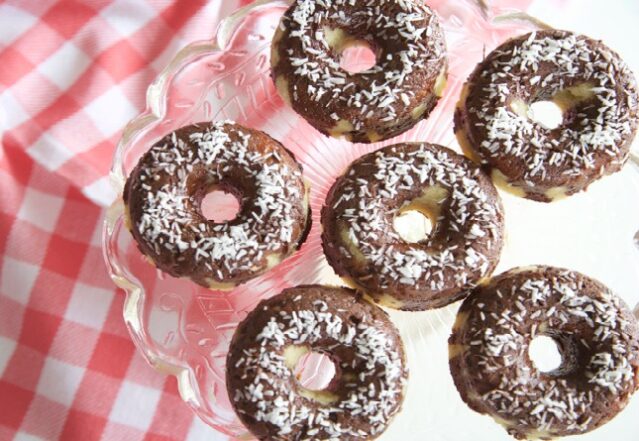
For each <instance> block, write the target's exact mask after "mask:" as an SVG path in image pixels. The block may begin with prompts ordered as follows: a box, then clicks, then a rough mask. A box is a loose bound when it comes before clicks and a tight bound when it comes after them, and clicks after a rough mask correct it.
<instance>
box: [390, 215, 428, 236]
mask: <svg viewBox="0 0 639 441" xmlns="http://www.w3.org/2000/svg"><path fill="white" fill-rule="evenodd" d="M393 228H394V229H395V232H396V233H397V234H399V237H401V238H402V240H404V241H406V242H408V243H418V242H422V241H424V240H426V239H428V237H429V236H430V233H431V231H433V221H432V220H431V218H430V216H429V215H428V214H425V213H424V212H423V211H422V210H417V209H410V210H404V211H401V212H400V213H399V214H398V215H397V216H395V219H393Z"/></svg>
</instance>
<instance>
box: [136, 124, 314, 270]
mask: <svg viewBox="0 0 639 441" xmlns="http://www.w3.org/2000/svg"><path fill="white" fill-rule="evenodd" d="M252 133H253V132H251V131H249V130H244V129H242V128H241V127H240V126H237V125H234V124H233V123H232V122H228V121H227V122H217V123H214V124H201V125H196V126H190V127H189V128H187V129H186V130H185V129H183V130H181V131H178V132H173V133H172V134H170V135H169V136H167V137H165V138H164V139H163V140H162V141H161V142H159V143H157V144H156V145H155V146H153V147H152V148H151V149H150V150H149V152H148V153H147V154H146V156H145V157H143V159H142V160H141V164H144V166H143V167H139V168H138V169H136V171H134V173H133V174H132V178H131V179H132V181H131V191H130V193H135V195H138V194H139V195H140V196H139V197H137V196H130V197H129V201H128V202H129V204H135V207H134V208H133V209H130V213H131V220H132V222H133V223H134V226H135V230H136V231H137V232H138V234H139V239H140V240H141V241H143V243H144V247H145V248H146V249H148V250H149V253H150V255H151V257H152V258H153V260H154V261H156V263H158V264H160V263H161V262H160V261H161V257H162V256H165V255H169V256H172V258H173V259H174V260H176V261H177V262H180V261H185V260H190V261H191V264H192V265H193V266H195V267H198V268H200V269H201V270H202V271H203V272H204V273H208V274H209V278H210V279H212V280H216V281H225V280H228V279H232V278H234V277H235V276H237V275H238V274H240V273H243V272H246V271H254V270H255V269H256V268H261V267H263V266H264V264H262V263H260V261H261V260H263V259H265V258H266V257H267V256H268V255H269V254H281V253H283V252H286V251H288V250H289V247H290V245H291V242H293V241H295V240H297V239H296V237H298V236H299V235H300V230H302V229H303V228H300V226H299V222H300V220H304V219H305V216H306V213H305V209H304V208H303V206H302V203H301V201H302V199H303V198H304V185H303V183H302V175H301V170H300V168H299V166H297V164H296V163H295V162H294V160H292V159H291V158H290V156H289V155H288V154H287V153H286V152H285V151H284V149H282V148H281V147H280V146H279V145H278V144H276V143H275V142H273V141H272V140H270V138H268V139H269V140H270V141H271V143H270V144H268V143H264V145H256V143H259V142H260V140H257V139H254V138H253V137H254V136H255V135H254V134H252ZM260 136H266V135H264V134H261V135H260ZM261 141H263V140H261ZM282 156H285V158H284V159H283V158H282ZM238 176H241V178H239V177H238ZM216 185H219V186H228V187H230V188H231V190H232V191H234V192H235V193H237V194H239V195H241V196H242V200H241V205H242V209H241V212H240V214H239V215H238V217H237V218H236V219H235V220H233V221H229V222H224V223H215V222H212V221H209V220H207V219H206V218H205V217H204V216H203V215H202V213H201V210H200V208H199V202H200V201H201V197H203V195H204V194H206V192H207V191H208V190H209V188H214V187H215V186H216ZM249 195H250V196H253V197H250V196H249ZM156 257H159V258H156Z"/></svg>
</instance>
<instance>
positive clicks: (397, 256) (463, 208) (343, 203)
mask: <svg viewBox="0 0 639 441" xmlns="http://www.w3.org/2000/svg"><path fill="white" fill-rule="evenodd" d="M432 189H436V191H435V193H441V196H440V197H439V198H437V199H439V200H437V201H435V203H436V204H437V205H438V207H437V208H436V209H435V210H434V211H439V216H438V218H436V219H435V220H436V225H435V228H434V230H433V233H432V234H431V235H430V236H429V238H428V239H426V241H425V242H419V243H415V244H408V243H406V242H405V241H403V240H402V239H401V237H400V236H399V234H398V233H397V232H396V231H395V230H394V228H393V224H392V222H393V219H394V217H395V216H396V215H397V213H399V211H400V210H401V209H402V207H404V206H405V205H406V204H409V205H410V203H411V202H412V200H413V199H418V198H420V197H421V196H422V195H424V194H428V193H429V190H432ZM432 202H433V201H431V203H432ZM327 203H330V204H332V205H331V207H332V210H333V211H334V216H335V221H334V225H337V228H339V229H340V230H342V231H345V232H346V236H347V237H346V238H343V235H342V238H343V239H342V246H340V248H339V251H340V253H341V255H342V256H343V257H344V258H345V259H352V258H353V256H355V255H363V256H364V258H365V260H366V263H367V265H369V266H366V271H364V272H366V273H367V274H370V275H371V277H375V283H376V284H377V285H378V287H379V289H381V290H387V289H389V288H390V287H393V288H394V289H395V288H396V287H397V286H398V285H399V286H400V287H401V286H405V287H407V288H410V289H414V290H427V291H432V292H438V291H443V290H445V289H449V288H451V287H458V288H459V289H461V288H463V287H468V286H472V285H473V284H474V283H476V282H477V281H478V280H479V279H481V278H482V277H485V276H487V275H489V274H490V272H491V271H492V269H493V268H494V264H495V258H496V257H498V255H499V251H500V249H501V238H502V231H501V228H502V216H503V215H502V211H501V205H500V202H499V199H498V197H497V196H496V192H495V189H494V187H493V186H492V185H491V184H490V181H489V180H488V179H486V178H485V176H483V174H482V173H481V171H480V170H479V169H478V168H476V167H474V166H473V165H472V163H470V161H467V160H466V159H465V158H463V157H461V156H460V155H457V154H456V153H454V152H453V151H451V150H448V149H446V148H443V147H438V146H434V145H430V144H400V145H398V146H392V147H388V148H385V149H382V150H379V151H377V152H375V153H372V154H369V155H367V156H365V157H363V158H362V159H360V160H359V161H357V162H356V163H354V164H353V165H352V166H351V168H350V169H349V171H347V172H346V174H345V176H343V177H342V178H340V180H339V181H338V183H337V184H336V189H335V191H334V194H333V199H332V200H329V201H328V202H327ZM325 229H326V226H325ZM327 240H329V242H330V238H327ZM354 249H355V250H356V251H354ZM373 275H374V276H373ZM358 282H360V281H359V280H358ZM367 282H368V281H367V280H364V281H361V283H362V284H363V285H364V286H366V284H367Z"/></svg>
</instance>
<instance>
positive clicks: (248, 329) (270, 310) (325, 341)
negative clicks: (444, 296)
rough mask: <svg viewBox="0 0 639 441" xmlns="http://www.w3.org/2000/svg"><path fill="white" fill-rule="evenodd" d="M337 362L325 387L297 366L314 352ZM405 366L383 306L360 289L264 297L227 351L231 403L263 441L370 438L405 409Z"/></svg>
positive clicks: (307, 289)
mask: <svg viewBox="0 0 639 441" xmlns="http://www.w3.org/2000/svg"><path fill="white" fill-rule="evenodd" d="M309 352H315V353H321V354H324V355H327V356H328V357H330V359H331V360H332V361H333V363H334V364H335V371H336V375H335V377H334V378H333V379H332V380H331V382H330V384H329V385H328V386H327V387H326V388H325V389H323V390H319V391H316V390H309V389H306V388H305V387H303V386H302V385H301V384H300V382H299V381H298V380H297V379H296V376H295V374H294V368H295V366H296V364H297V363H298V361H299V360H300V358H301V357H302V356H303V355H305V354H307V353H309ZM407 376H408V371H407V367H406V362H405V355H404V349H403V345H402V341H401V339H400V336H399V333H398V331H397V329H396V328H395V326H394V325H393V324H392V322H391V321H390V320H389V318H388V316H387V315H386V313H385V312H384V311H383V310H382V309H380V308H378V307H376V306H375V305H373V304H371V303H369V302H367V301H365V300H363V298H362V296H361V295H359V294H358V293H356V292H355V291H352V290H349V289H345V288H333V287H325V286H318V285H309V286H300V287H296V288H290V289H287V290H284V291H283V292H282V293H281V294H279V295H277V296H275V297H273V298H271V299H269V300H265V301H262V302H261V303H260V304H259V305H258V306H257V307H256V308H255V309H254V310H253V311H252V312H250V313H249V314H248V316H247V317H246V318H245V319H244V320H243V321H242V323H240V325H239V326H238V328H237V330H236V331H235V334H234V336H233V339H232V341H231V346H230V349H229V353H228V358H227V370H226V383H227V387H228V393H229V398H230V400H231V403H232V404H233V407H234V409H235V411H236V413H237V415H238V417H239V419H240V420H241V421H242V423H244V425H245V426H246V428H247V429H248V430H249V431H250V432H251V433H252V434H253V435H254V436H255V437H256V438H257V439H259V440H268V441H301V440H336V441H337V440H341V441H350V440H370V439H374V438H377V437H378V436H379V435H380V434H381V433H382V432H383V431H384V430H385V429H386V427H387V426H388V424H389V423H390V421H391V419H392V418H393V416H394V415H395V414H396V413H397V412H398V411H399V410H400V407H401V404H402V401H403V397H404V388H405V384H406V381H407Z"/></svg>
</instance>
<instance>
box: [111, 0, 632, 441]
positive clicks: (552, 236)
mask: <svg viewBox="0 0 639 441" xmlns="http://www.w3.org/2000/svg"><path fill="white" fill-rule="evenodd" d="M528 3H529V1H526V0H500V1H493V2H490V5H491V7H490V8H489V7H488V6H487V3H486V2H484V1H479V0H478V1H470V0H468V1H464V0H456V1H453V2H451V1H446V0H431V1H429V4H430V5H431V6H432V7H433V8H434V9H435V10H436V11H437V12H438V14H439V16H440V19H441V21H442V23H443V25H444V29H445V32H446V38H447V45H448V51H449V60H450V75H449V81H448V86H447V88H446V91H445V95H444V97H443V99H442V100H441V102H440V103H439V105H438V106H437V108H436V109H435V111H434V112H433V113H432V115H431V116H430V118H429V119H428V120H426V121H423V122H421V123H420V124H418V125H417V126H416V127H415V128H414V129H412V130H410V131H409V132H407V133H405V134H404V135H402V136H399V137H397V138H394V139H393V140H390V141H386V142H382V143H377V144H372V145H363V144H351V143H348V142H346V141H342V140H335V139H329V138H326V137H324V136H323V135H321V134H319V133H318V132H316V131H315V130H314V129H313V128H311V127H310V126H309V125H308V124H307V123H306V122H305V121H304V120H303V119H301V118H300V117H299V116H297V114H295V113H294V112H293V111H292V110H291V109H289V108H288V107H286V106H285V105H284V103H283V102H282V100H281V99H280V97H279V96H278V95H277V93H276V91H275V88H274V86H273V84H272V82H271V80H270V77H269V68H270V61H269V55H270V40H271V37H272V35H273V33H274V30H275V27H276V25H277V23H278V22H279V19H280V17H281V15H282V13H283V12H284V11H285V9H286V8H287V2H284V1H258V2H256V3H254V4H253V5H251V6H250V7H247V8H245V9H242V10H239V11H238V12H237V13H235V14H234V15H232V16H230V17H229V18H227V19H226V20H224V21H223V22H222V23H221V25H220V26H219V28H218V31H217V33H216V35H215V37H214V38H213V39H212V40H210V41H201V42H195V43H192V44H191V45H189V46H187V47H186V48H185V49H183V50H182V51H181V52H180V53H179V54H178V55H177V56H176V57H175V58H174V60H173V61H172V62H171V63H170V64H169V66H167V68H166V69H165V70H164V71H163V72H162V74H161V75H160V76H159V77H158V79H157V80H156V81H155V82H154V83H153V84H152V85H151V86H150V87H149V89H148V93H147V104H148V106H147V110H146V111H145V112H144V113H143V114H142V115H140V116H139V117H137V118H136V119H134V120H133V121H131V123H130V124H129V125H128V126H127V127H126V129H125V132H124V135H123V138H122V140H121V141H120V143H119V145H118V147H117V151H116V154H115V158H114V163H113V167H112V173H111V177H112V181H113V185H114V186H115V188H116V190H117V191H118V192H119V194H121V191H122V188H123V186H124V182H125V179H126V176H127V175H128V173H129V172H130V171H131V170H132V168H133V167H134V166H135V164H136V163H137V160H138V159H139V157H140V156H141V155H142V154H143V153H144V152H145V151H146V150H148V148H149V147H150V146H151V145H152V144H153V143H154V142H155V141H156V140H158V139H159V138H161V137H162V136H164V135H165V134H167V133H169V132H171V131H173V130H175V129H177V128H179V127H181V126H184V125H187V124H190V123H194V122H199V121H203V120H225V119H232V120H235V121H237V122H239V123H240V124H243V125H246V126H249V127H253V128H256V129H259V130H263V131H265V132H267V133H269V134H270V135H271V136H273V137H274V138H276V139H278V140H280V141H281V142H282V143H283V144H284V145H285V146H286V147H287V148H289V149H290V150H291V151H293V152H294V154H295V155H296V157H297V158H298V160H299V161H300V162H301V163H302V164H303V166H304V173H305V176H306V178H307V179H308V180H309V181H310V182H311V185H312V192H311V206H312V209H313V228H312V230H311V232H310V234H309V237H308V240H307V241H306V243H305V244H304V246H303V247H302V249H301V250H300V251H299V252H298V253H296V254H295V255H294V256H293V257H291V258H289V259H287V260H286V261H284V262H283V263H282V264H280V265H279V266H278V267H276V268H275V269H273V270H272V271H270V272H269V273H268V274H266V275H264V276H262V277H259V278H257V279H254V280H253V281H251V282H250V283H247V284H245V285H242V286H240V287H238V288H236V289H235V290H233V291H231V292H216V291H211V290H207V289H204V288H201V287H199V286H197V285H195V284H193V283H191V282H189V281H187V280H178V279H175V278H172V277H170V276H165V275H163V274H162V273H161V272H159V271H157V270H156V269H155V267H153V266H152V265H150V264H149V263H148V261H147V260H145V259H144V257H143V256H142V255H141V254H140V252H139V251H138V249H137V247H136V244H135V242H134V241H133V239H132V237H131V235H130V233H129V232H128V230H127V229H126V228H125V227H124V223H123V206H122V203H121V201H120V200H118V201H117V202H116V203H115V204H114V205H113V206H112V207H111V208H110V210H109V214H108V217H107V221H106V223H105V228H104V235H103V239H104V253H105V259H106V262H107V265H108V268H109V271H110V273H111V276H112V278H113V280H114V281H115V283H116V284H117V285H118V286H119V287H121V288H122V289H124V291H125V292H126V302H125V306H124V319H125V321H126V323H127V326H128V328H129V330H130V333H131V336H132V338H133V340H134V342H135V344H136V345H137V347H138V349H139V350H140V352H141V353H142V354H143V355H144V356H145V358H146V359H147V360H148V361H149V363H150V364H151V365H152V366H153V367H155V368H156V369H158V370H160V371H161V372H164V373H166V374H170V375H175V376H176V377H177V379H178V385H179V390H180V394H181V396H182V398H183V399H184V401H185V402H186V403H188V405H189V406H191V407H192V408H193V410H194V411H195V412H196V413H197V414H198V415H199V416H200V417H201V418H202V419H203V420H204V421H206V422H207V423H208V424H210V425H211V426H213V427H215V428H216V429H217V430H219V431H221V432H223V433H226V434H228V435H231V436H234V437H237V438H239V439H251V437H250V436H249V435H247V432H246V430H245V429H244V428H243V426H242V425H241V424H240V423H239V421H238V420H237V419H236V417H235V414H234V412H233V410H232V408H231V405H230V402H229V400H228V397H227V391H226V387H225V380H224V377H225V358H226V353H227V350H228V345H229V342H230V339H231V336H232V335H233V331H234V329H235V327H236V326H237V324H238V323H239V321H241V320H242V318H243V317H244V316H245V315H246V314H247V312H248V311H250V310H251V309H252V308H254V307H255V305H256V304H257V303H258V302H259V301H260V300H261V299H264V298H267V297H270V296H272V295H275V294H277V293H279V292H280V291H282V289H284V288H286V287H290V286H294V285H299V284H309V283H323V284H341V282H340V280H339V278H337V277H336V276H335V274H334V273H333V271H332V269H331V268H330V267H329V266H328V265H327V263H326V261H325V259H324V257H323V254H322V250H321V244H320V222H319V213H320V209H321V207H322V205H323V202H324V198H325V195H326V193H327V191H328V190H329V188H330V186H331V185H332V183H333V182H334V180H335V178H336V177H337V176H339V175H340V174H341V173H342V171H343V170H344V169H345V168H346V167H347V166H348V164H350V163H351V162H352V161H353V160H354V159H356V158H357V157H359V156H361V155H363V154H365V153H368V152H371V151H373V150H376V149H378V148H380V147H381V146H384V145H388V144H391V143H396V142H402V141H429V142H435V143H439V144H442V145H446V146H449V147H451V148H453V149H455V150H458V151H459V147H458V145H457V142H456V140H455V136H454V134H453V129H452V115H453V111H454V106H455V104H456V101H457V98H458V96H459V92H460V90H461V86H462V84H463V82H464V81H465V79H466V78H467V76H468V74H469V73H470V72H471V70H472V69H473V68H474V66H475V65H476V63H477V62H479V61H480V60H481V58H482V54H484V53H487V52H488V51H490V50H492V49H493V48H494V47H496V46H497V45H498V44H499V43H501V42H502V41H504V40H505V39H507V38H508V37H510V36H513V35H517V34H520V33H524V32H527V31H529V30H530V29H532V28H534V27H539V26H544V24H543V23H540V22H536V21H535V20H534V19H531V18H530V17H528V16H526V15H525V14H522V13H518V12H517V10H518V9H520V10H524V9H525V8H526V7H527V5H528ZM358 55H362V56H364V54H363V53H362V54H357V53H355V54H354V56H355V57H357V56H358ZM353 62H355V63H356V62H357V58H354V60H353ZM635 146H636V145H635ZM638 163H639V162H638V161H637V157H636V155H635V156H634V157H633V161H630V162H629V163H628V165H627V166H626V167H625V168H624V169H623V170H622V171H621V172H620V173H617V174H616V175H613V176H611V177H607V178H605V179H603V180H601V181H599V182H597V183H595V184H593V185H592V186H591V188H590V189H589V190H588V191H587V192H585V193H581V194H578V195H576V196H573V197H571V198H569V199H566V200H563V201H560V202H556V203H553V204H550V205H548V204H540V203H535V202H531V201H528V200H524V199H518V198H515V197H512V196H510V195H508V194H505V193H503V192H502V193H501V195H502V198H503V202H504V206H505V211H506V218H507V225H506V228H507V241H506V244H505V247H504V252H503V255H502V258H501V263H500V265H499V267H498V269H497V271H496V273H499V272H502V271H504V270H506V269H509V268H511V267H514V266H519V265H531V264H549V265H557V266H563V267H568V268H571V269H575V270H578V271H582V272H584V273H586V274H588V275H590V276H592V277H595V278H598V279H599V280H601V281H602V282H604V283H606V284H607V285H608V286H610V287H611V288H612V289H613V290H614V291H615V292H617V293H618V294H619V295H620V296H621V297H623V298H624V299H625V300H626V302H627V303H628V304H629V305H632V306H634V305H637V304H638V302H639V248H638V246H639V166H638V165H637V164H638ZM458 306H459V305H458V304H455V305H451V306H449V307H447V308H443V309H440V310H435V311H428V312H419V313H407V312H398V311H390V314H391V317H392V319H393V320H394V321H395V323H396V324H397V326H398V328H399V329H400V332H401V334H402V337H403V339H404V343H405V346H406V350H407V355H408V362H409V367H410V371H411V376H410V380H409V386H408V392H407V395H406V400H405V403H404V408H403V410H402V412H401V413H400V414H399V415H398V416H397V418H396V419H395V420H394V422H393V424H392V425H391V426H390V427H389V429H388V430H387V431H386V432H385V434H384V435H383V436H382V437H381V438H380V439H381V440H383V441H398V440H402V441H411V440H420V441H421V440H426V439H428V440H432V441H448V440H450V441H471V440H472V441H499V440H509V439H511V438H510V437H509V436H508V435H507V434H506V433H505V431H504V430H503V429H502V428H501V427H499V426H498V425H497V424H495V423H494V422H493V421H492V419H490V418H489V417H485V416H480V415H478V414H476V413H474V412H472V411H471V410H470V409H468V408H467V407H466V405H465V404H464V403H463V402H462V401H461V399H460V398H459V395H458V394H457V391H456V390H455V387H454V385H453V382H452V379H451V377H450V374H449V371H448V358H447V356H448V354H447V339H448V335H449V333H450V329H451V325H452V323H453V320H454V315H455V312H456V310H457V308H458ZM310 368H311V369H308V370H307V371H306V372H307V373H308V372H310V374H309V377H308V378H307V381H309V382H312V381H319V380H320V379H321V378H320V377H322V375H324V374H325V370H324V369H323V368H324V365H323V364H322V362H321V361H320V362H318V363H316V364H315V365H313V366H310ZM637 415H639V398H638V397H635V398H634V399H633V400H632V402H631V403H630V405H629V406H628V408H627V409H626V410H625V411H624V412H623V413H622V414H621V415H620V416H619V417H617V418H616V419H615V420H614V421H612V422H611V423H610V424H608V425H607V426H605V427H604V428H602V429H600V430H598V431H596V432H593V433H591V434H587V435H584V436H582V437H580V439H582V440H583V441H595V440H600V441H604V440H610V439H616V440H619V441H626V440H627V441H630V440H635V439H636V436H637V433H639V419H638V418H636V416H637Z"/></svg>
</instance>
